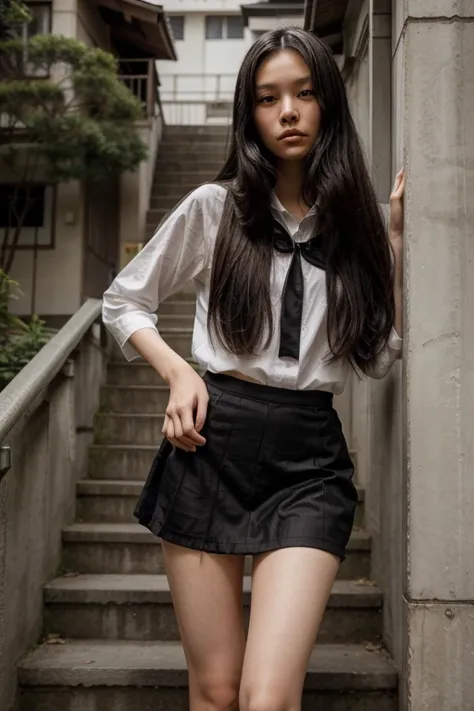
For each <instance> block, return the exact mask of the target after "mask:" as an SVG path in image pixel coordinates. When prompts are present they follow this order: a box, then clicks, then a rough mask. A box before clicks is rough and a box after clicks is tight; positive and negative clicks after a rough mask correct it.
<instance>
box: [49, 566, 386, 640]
mask: <svg viewBox="0 0 474 711" xmlns="http://www.w3.org/2000/svg"><path fill="white" fill-rule="evenodd" d="M44 600H45V605H46V622H45V624H46V629H47V630H48V632H55V633H58V634H60V635H61V636H64V637H71V638H80V639H85V638H91V639H92V638H95V639H125V640H177V639H179V634H178V627H177V623H176V617H175V614H174V611H173V608H172V600H171V594H170V591H169V586H168V583H167V580H166V577H165V576H151V575H124V576H117V575H109V576H108V575H97V576H94V575H79V576H77V577H62V578H57V579H56V580H54V581H52V582H51V583H50V584H48V585H47V586H46V587H45V591H44ZM249 606H250V577H249V576H248V577H246V578H245V579H244V595H243V619H244V623H245V625H248V619H249V612H250V610H249ZM381 606H382V596H381V594H380V591H379V590H377V588H376V587H372V586H367V585H365V584H357V583H356V582H355V581H341V580H340V581H337V582H336V584H335V586H334V588H333V591H332V594H331V597H330V600H329V605H328V609H327V610H326V612H325V615H324V619H323V623H322V626H321V629H320V633H319V637H318V641H319V643H334V642H336V643H337V642H339V643H342V642H344V643H362V642H367V641H369V640H373V641H377V640H378V639H379V636H380V632H381Z"/></svg>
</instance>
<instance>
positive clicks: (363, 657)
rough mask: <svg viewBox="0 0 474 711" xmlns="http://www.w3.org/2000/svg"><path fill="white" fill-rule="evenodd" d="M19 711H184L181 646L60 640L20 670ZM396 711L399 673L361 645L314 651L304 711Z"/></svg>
mask: <svg viewBox="0 0 474 711" xmlns="http://www.w3.org/2000/svg"><path fill="white" fill-rule="evenodd" d="M18 681H19V685H20V689H21V690H20V695H21V705H20V711H53V709H61V711H77V709H80V710H81V711H97V710H98V709H106V708H109V709H113V711H131V710H132V709H133V710H135V709H140V711H187V709H188V708H189V705H188V704H189V702H188V672H187V668H186V662H185V658H184V653H183V650H182V647H181V644H180V643H179V642H173V641H170V642H144V641H117V640H69V639H66V640H65V644H60V645H48V644H45V645H43V646H41V647H39V648H37V649H35V650H34V651H33V652H31V653H30V654H29V655H28V656H27V657H26V659H24V660H23V662H22V663H20V665H19V669H18ZM309 709H311V710H312V711H317V710H319V711H321V710H322V709H325V711H329V709H330V710H331V711H349V709H352V710H353V711H355V710H356V709H357V710H359V711H396V709H397V673H396V670H395V668H394V667H393V665H392V664H391V662H390V661H389V660H388V658H387V655H386V654H385V653H383V652H378V651H369V650H368V649H366V647H365V646H364V645H349V644H345V645H337V644H334V645H325V644H319V645H317V646H316V647H315V649H314V652H313V654H312V655H311V659H310V662H309V665H308V673H307V675H306V679H305V694H304V701H303V711H309Z"/></svg>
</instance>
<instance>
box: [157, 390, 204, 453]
mask: <svg viewBox="0 0 474 711" xmlns="http://www.w3.org/2000/svg"><path fill="white" fill-rule="evenodd" d="M197 410H198V412H199V413H201V420H202V424H201V426H200V429H201V428H202V426H203V424H204V420H205V412H206V410H207V397H206V398H202V397H201V398H199V399H198V408H197ZM203 412H204V418H203V416H202V413H203ZM161 431H162V433H163V435H164V436H165V437H166V439H168V440H169V441H170V442H171V444H173V445H174V446H176V447H179V448H180V449H184V450H185V451H187V452H195V451H196V446H202V445H203V444H205V443H206V439H205V438H204V437H203V436H202V435H200V434H199V433H198V432H197V430H196V426H195V423H194V418H193V408H192V407H191V405H186V406H183V407H175V406H173V404H169V405H168V408H167V410H166V414H165V418H164V422H163V428H162V430H161Z"/></svg>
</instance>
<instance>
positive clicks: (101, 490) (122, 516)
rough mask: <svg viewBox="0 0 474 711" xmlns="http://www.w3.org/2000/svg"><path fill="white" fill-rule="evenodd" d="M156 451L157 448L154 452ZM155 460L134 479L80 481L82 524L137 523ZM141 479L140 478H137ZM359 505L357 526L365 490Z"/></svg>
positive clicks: (78, 509) (361, 491) (360, 523)
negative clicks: (135, 512)
mask: <svg viewBox="0 0 474 711" xmlns="http://www.w3.org/2000/svg"><path fill="white" fill-rule="evenodd" d="M154 452H156V449H154ZM151 462H152V457H150V456H148V459H147V460H146V462H144V464H143V466H142V467H141V468H140V467H138V468H136V469H135V470H134V472H135V474H136V477H137V478H134V479H132V478H131V479H128V480H127V479H125V478H124V479H117V478H116V479H97V478H96V479H82V480H80V481H78V482H77V500H76V516H77V518H78V519H79V520H80V521H83V522H93V521H97V522H103V523H106V522H111V523H120V522H123V523H134V522H135V521H136V519H134V518H133V510H134V508H135V504H136V502H137V500H138V497H139V496H140V492H141V490H142V487H143V484H144V481H145V479H146V476H147V474H148V472H149V470H150V466H151ZM139 474H141V477H140V478H138V475H139ZM358 494H359V503H358V505H357V509H356V516H355V525H356V526H358V527H362V526H363V525H364V502H365V491H364V489H358Z"/></svg>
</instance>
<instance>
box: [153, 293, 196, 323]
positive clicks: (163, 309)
mask: <svg viewBox="0 0 474 711" xmlns="http://www.w3.org/2000/svg"><path fill="white" fill-rule="evenodd" d="M187 297H188V299H189V295H187ZM195 312H196V301H195V300H194V301H191V300H189V301H184V300H181V301H178V300H176V301H163V303H162V304H160V307H159V309H158V317H159V318H160V319H161V318H162V317H163V316H171V315H174V314H176V315H177V316H192V317H193V318H194V314H195Z"/></svg>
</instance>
